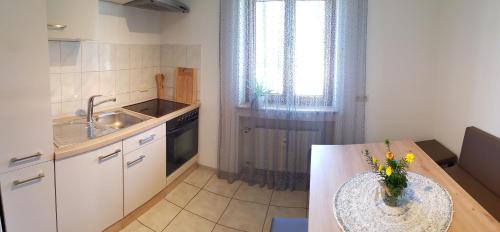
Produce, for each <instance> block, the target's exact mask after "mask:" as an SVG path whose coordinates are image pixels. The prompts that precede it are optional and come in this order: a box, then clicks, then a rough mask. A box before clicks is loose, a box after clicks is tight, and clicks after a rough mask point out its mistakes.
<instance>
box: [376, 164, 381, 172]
mask: <svg viewBox="0 0 500 232" xmlns="http://www.w3.org/2000/svg"><path fill="white" fill-rule="evenodd" d="M380 171H382V164H379V165H378V169H377V172H380Z"/></svg>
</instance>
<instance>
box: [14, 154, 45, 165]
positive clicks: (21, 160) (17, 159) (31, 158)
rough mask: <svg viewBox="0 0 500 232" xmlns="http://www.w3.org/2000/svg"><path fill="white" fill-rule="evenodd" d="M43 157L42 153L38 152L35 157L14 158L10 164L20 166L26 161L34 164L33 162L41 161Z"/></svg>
mask: <svg viewBox="0 0 500 232" xmlns="http://www.w3.org/2000/svg"><path fill="white" fill-rule="evenodd" d="M42 155H43V154H42V153H40V152H37V153H35V154H33V155H30V156H26V157H22V158H15V157H14V158H12V159H10V163H11V164H12V165H18V164H21V163H24V162H26V161H29V162H32V161H35V160H38V159H40V157H42Z"/></svg>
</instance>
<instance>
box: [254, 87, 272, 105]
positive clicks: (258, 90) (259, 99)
mask: <svg viewBox="0 0 500 232" xmlns="http://www.w3.org/2000/svg"><path fill="white" fill-rule="evenodd" d="M270 93H271V90H269V89H267V88H266V87H265V86H264V84H262V83H260V82H257V83H256V84H255V88H254V90H253V96H252V101H251V108H252V109H259V108H260V107H261V106H263V105H264V103H265V96H266V95H268V94H270Z"/></svg>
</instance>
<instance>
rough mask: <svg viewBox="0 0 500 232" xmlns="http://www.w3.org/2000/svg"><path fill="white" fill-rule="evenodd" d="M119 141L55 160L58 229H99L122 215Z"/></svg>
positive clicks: (74, 231)
mask: <svg viewBox="0 0 500 232" xmlns="http://www.w3.org/2000/svg"><path fill="white" fill-rule="evenodd" d="M121 149H122V142H121V141H120V142H118V143H115V144H112V145H109V146H106V147H103V148H100V149H98V150H95V151H91V152H88V153H85V154H81V155H78V156H74V157H69V158H66V159H63V160H58V161H56V162H55V163H56V186H57V189H56V196H57V197H56V199H57V224H58V231H59V232H78V231H82V232H87V231H102V230H104V229H105V228H107V227H108V226H110V225H112V224H113V223H115V222H116V221H118V220H120V219H121V218H122V217H123V169H122V162H123V155H122V152H121Z"/></svg>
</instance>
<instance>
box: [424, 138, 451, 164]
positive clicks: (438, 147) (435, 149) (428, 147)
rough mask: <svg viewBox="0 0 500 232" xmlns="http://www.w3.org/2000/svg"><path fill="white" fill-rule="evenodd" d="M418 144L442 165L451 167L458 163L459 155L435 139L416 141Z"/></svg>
mask: <svg viewBox="0 0 500 232" xmlns="http://www.w3.org/2000/svg"><path fill="white" fill-rule="evenodd" d="M416 144H417V145H418V146H419V147H420V148H422V150H424V152H425V153H426V154H427V155H429V156H430V157H431V158H432V160H434V162H436V163H437V164H439V165H440V166H447V167H449V166H453V165H455V164H456V163H457V159H458V158H457V155H455V154H454V153H453V152H452V151H450V150H449V149H448V148H446V147H445V146H443V145H442V144H441V143H439V142H438V141H437V140H435V139H432V140H425V141H420V142H416Z"/></svg>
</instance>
